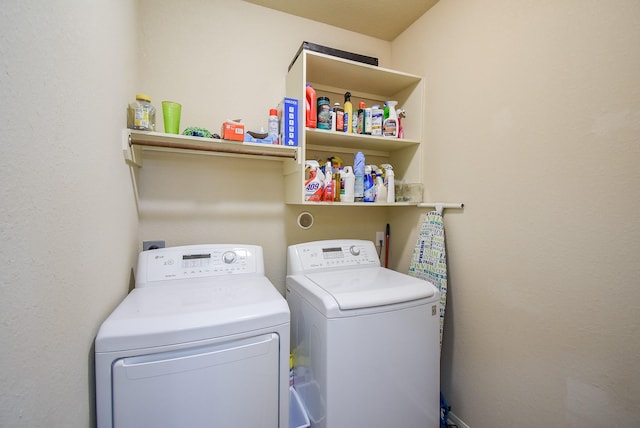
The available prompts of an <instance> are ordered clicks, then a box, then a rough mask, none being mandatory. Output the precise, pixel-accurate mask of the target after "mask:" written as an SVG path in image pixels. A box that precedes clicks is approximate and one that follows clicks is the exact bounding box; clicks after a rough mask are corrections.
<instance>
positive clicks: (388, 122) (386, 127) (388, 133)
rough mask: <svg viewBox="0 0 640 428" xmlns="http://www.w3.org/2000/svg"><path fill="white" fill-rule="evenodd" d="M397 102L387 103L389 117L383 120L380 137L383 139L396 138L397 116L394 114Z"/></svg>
mask: <svg viewBox="0 0 640 428" xmlns="http://www.w3.org/2000/svg"><path fill="white" fill-rule="evenodd" d="M396 104H398V102H397V101H387V105H388V106H389V117H388V118H386V119H385V121H384V123H383V124H382V135H384V136H385V137H397V136H398V115H397V114H396V108H395V106H396Z"/></svg>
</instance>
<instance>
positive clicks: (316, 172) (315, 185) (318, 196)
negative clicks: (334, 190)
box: [304, 160, 324, 202]
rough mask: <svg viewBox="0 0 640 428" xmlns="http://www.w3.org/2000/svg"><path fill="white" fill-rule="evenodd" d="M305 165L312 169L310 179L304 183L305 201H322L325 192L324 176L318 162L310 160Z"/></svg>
mask: <svg viewBox="0 0 640 428" xmlns="http://www.w3.org/2000/svg"><path fill="white" fill-rule="evenodd" d="M305 165H306V166H308V167H309V168H310V171H309V178H308V179H307V180H306V181H305V182H304V200H305V201H315V202H319V201H322V193H323V191H324V174H322V171H320V164H319V163H318V161H314V160H308V161H305Z"/></svg>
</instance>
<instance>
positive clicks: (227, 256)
mask: <svg viewBox="0 0 640 428" xmlns="http://www.w3.org/2000/svg"><path fill="white" fill-rule="evenodd" d="M236 259H237V256H236V253H234V252H233V251H227V252H226V253H224V254H223V255H222V261H223V262H225V263H226V264H228V265H230V264H231V263H233V262H235V261H236Z"/></svg>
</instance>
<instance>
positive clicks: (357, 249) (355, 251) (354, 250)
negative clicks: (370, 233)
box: [349, 245, 360, 256]
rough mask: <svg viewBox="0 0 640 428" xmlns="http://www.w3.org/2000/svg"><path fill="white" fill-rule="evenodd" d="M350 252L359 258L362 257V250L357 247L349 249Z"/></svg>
mask: <svg viewBox="0 0 640 428" xmlns="http://www.w3.org/2000/svg"><path fill="white" fill-rule="evenodd" d="M349 252H350V253H351V254H353V255H354V256H359V255H360V248H358V247H356V246H355V245H352V246H351V247H349Z"/></svg>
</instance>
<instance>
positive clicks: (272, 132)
mask: <svg viewBox="0 0 640 428" xmlns="http://www.w3.org/2000/svg"><path fill="white" fill-rule="evenodd" d="M268 130H269V131H268V133H267V136H268V137H269V139H270V140H271V143H272V144H276V143H277V142H278V110H277V109H275V108H272V109H269V126H268Z"/></svg>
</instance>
